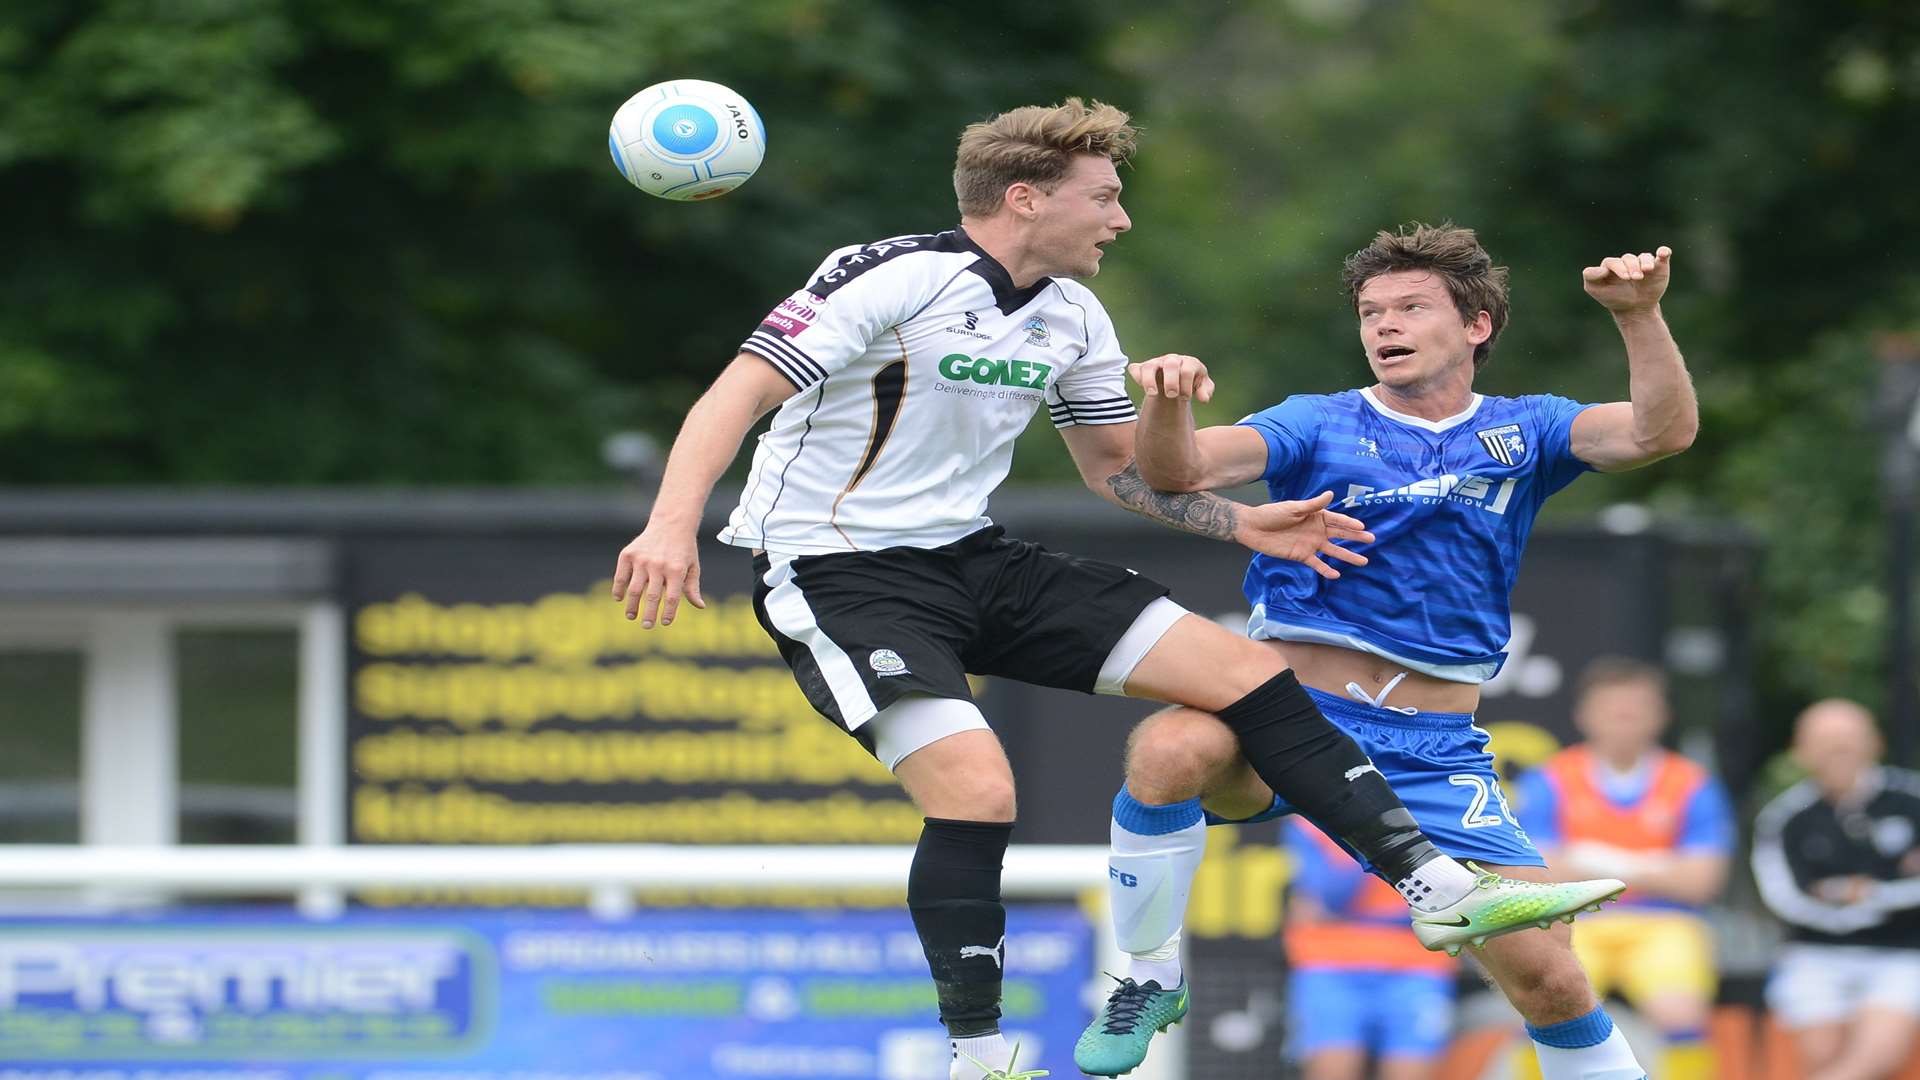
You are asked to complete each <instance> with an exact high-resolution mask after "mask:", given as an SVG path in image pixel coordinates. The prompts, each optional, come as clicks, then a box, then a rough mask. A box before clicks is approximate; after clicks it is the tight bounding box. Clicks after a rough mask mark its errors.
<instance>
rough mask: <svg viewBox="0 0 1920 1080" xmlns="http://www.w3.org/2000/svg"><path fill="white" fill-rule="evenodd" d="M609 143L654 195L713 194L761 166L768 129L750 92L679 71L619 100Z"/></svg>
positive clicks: (623, 166) (624, 171) (622, 165)
mask: <svg viewBox="0 0 1920 1080" xmlns="http://www.w3.org/2000/svg"><path fill="white" fill-rule="evenodd" d="M607 150H608V151H609V152H610V153H612V154H613V164H614V166H615V167H616V168H618V169H619V170H620V175H621V176H624V177H626V178H627V180H628V181H629V182H630V183H632V184H633V186H634V187H637V188H639V189H640V190H641V191H644V192H646V193H647V194H649V195H658V196H660V197H661V198H663V199H681V200H691V199H711V198H713V197H714V196H715V195H725V194H726V193H727V192H729V191H732V190H733V189H734V188H737V187H739V186H740V185H741V184H744V183H746V181H747V177H749V176H752V175H753V171H754V170H755V169H757V168H759V167H760V159H761V158H763V157H765V156H766V153H767V129H766V127H765V126H764V125H763V124H761V123H760V114H759V113H757V112H754V111H753V106H752V105H749V104H747V99H746V98H743V97H741V96H740V95H739V94H736V93H734V92H733V91H731V90H729V89H727V88H726V87H724V86H721V85H720V84H719V83H710V82H701V81H700V80H699V79H675V80H674V81H672V82H663V83H656V84H654V85H653V86H649V87H647V88H646V89H645V90H642V91H640V92H639V93H637V94H635V95H633V96H632V97H630V98H628V99H627V103H626V104H625V105H622V106H620V110H619V111H618V112H616V113H614V114H613V124H612V126H611V127H609V128H608V130H607Z"/></svg>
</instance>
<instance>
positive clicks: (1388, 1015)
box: [1287, 968, 1453, 1060]
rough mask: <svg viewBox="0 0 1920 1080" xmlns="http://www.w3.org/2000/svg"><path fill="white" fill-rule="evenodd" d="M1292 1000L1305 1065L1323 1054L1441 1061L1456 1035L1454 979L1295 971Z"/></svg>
mask: <svg viewBox="0 0 1920 1080" xmlns="http://www.w3.org/2000/svg"><path fill="white" fill-rule="evenodd" d="M1287 997H1288V1002H1289V1005H1288V1015H1289V1017H1290V1019H1291V1021H1292V1027H1291V1028H1290V1029H1289V1031H1288V1036H1287V1045H1288V1050H1289V1052H1290V1053H1291V1054H1292V1056H1293V1057H1294V1058H1295V1059H1297V1060H1304V1059H1306V1058H1308V1057H1310V1056H1312V1055H1313V1054H1316V1053H1318V1052H1320V1051H1323V1050H1362V1051H1366V1052H1368V1053H1371V1054H1375V1055H1377V1056H1379V1057H1383V1058H1384V1057H1413V1058H1437V1057H1439V1056H1440V1055H1441V1054H1443V1053H1445V1052H1446V1049H1447V1043H1448V1041H1449V1040H1451V1038H1452V1037H1453V976H1452V975H1440V974H1435V973H1434V972H1431V971H1336V970H1329V969H1317V968H1316V969H1309V970H1304V971H1294V972H1292V973H1291V974H1290V975H1289V977H1288V982H1287Z"/></svg>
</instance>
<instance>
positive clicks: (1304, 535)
mask: <svg viewBox="0 0 1920 1080" xmlns="http://www.w3.org/2000/svg"><path fill="white" fill-rule="evenodd" d="M1332 502H1333V492H1331V491H1323V492H1321V493H1320V494H1319V495H1317V496H1315V497H1314V498H1311V499H1301V500H1298V501H1293V502H1270V503H1267V504H1266V505H1264V506H1251V507H1248V508H1247V509H1246V510H1245V511H1243V512H1242V513H1241V515H1240V528H1239V530H1238V531H1237V533H1236V535H1235V536H1234V539H1236V540H1238V541H1240V542H1241V543H1242V544H1245V545H1246V546H1248V547H1250V548H1252V549H1253V550H1255V551H1258V552H1261V553H1263V554H1267V555H1271V556H1273V557H1274V558H1276V559H1287V560H1290V561H1292V562H1297V563H1306V564H1307V565H1308V566H1311V567H1313V570H1314V573H1317V574H1319V575H1320V576H1321V577H1323V578H1337V577H1339V576H1340V571H1338V570H1335V569H1334V568H1333V567H1331V566H1328V565H1327V564H1326V562H1325V561H1324V560H1322V559H1321V558H1320V556H1322V555H1325V556H1327V557H1328V558H1332V559H1337V560H1339V561H1340V562H1343V563H1347V564H1349V565H1351V566H1365V565H1367V557H1366V556H1365V555H1362V554H1360V553H1359V552H1357V551H1352V550H1349V549H1347V548H1343V547H1341V546H1340V545H1339V544H1336V543H1334V541H1336V540H1345V541H1348V542H1351V543H1358V544H1371V543H1373V534H1372V533H1370V532H1368V531H1367V527H1366V526H1365V525H1362V524H1361V523H1360V522H1359V521H1356V520H1355V519H1353V518H1350V517H1348V516H1347V515H1345V514H1342V513H1338V512H1336V511H1333V510H1329V509H1327V506H1328V504H1330V503H1332Z"/></svg>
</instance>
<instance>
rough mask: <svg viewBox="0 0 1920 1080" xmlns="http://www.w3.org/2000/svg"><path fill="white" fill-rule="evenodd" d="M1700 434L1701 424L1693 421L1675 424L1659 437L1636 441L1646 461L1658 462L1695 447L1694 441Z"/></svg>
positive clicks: (1649, 436)
mask: <svg viewBox="0 0 1920 1080" xmlns="http://www.w3.org/2000/svg"><path fill="white" fill-rule="evenodd" d="M1699 434H1700V422H1699V421H1698V420H1691V421H1688V422H1686V423H1681V424H1675V425H1674V426H1673V427H1670V428H1668V429H1667V430H1665V431H1662V432H1660V433H1659V434H1657V435H1648V436H1646V437H1644V438H1641V439H1638V440H1636V441H1637V442H1638V443H1639V444H1640V451H1641V454H1642V455H1643V459H1644V461H1658V460H1660V459H1661V458H1668V457H1672V456H1673V455H1675V454H1678V453H1681V452H1683V451H1685V450H1686V449H1687V448H1688V447H1691V446H1692V445H1693V440H1694V439H1695V437H1697V436H1698V435H1699Z"/></svg>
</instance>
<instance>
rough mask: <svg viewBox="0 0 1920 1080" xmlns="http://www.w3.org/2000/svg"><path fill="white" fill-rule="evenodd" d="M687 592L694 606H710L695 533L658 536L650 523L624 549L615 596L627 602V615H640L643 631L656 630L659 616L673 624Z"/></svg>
mask: <svg viewBox="0 0 1920 1080" xmlns="http://www.w3.org/2000/svg"><path fill="white" fill-rule="evenodd" d="M683 594H684V595H685V596H686V599H687V602H688V603H690V604H692V605H693V606H694V607H697V608H704V607H706V606H707V602H706V600H704V599H702V598H701V596H700V548H699V545H698V543H697V542H696V541H695V539H694V538H693V537H692V536H672V537H668V536H661V535H656V534H655V532H654V530H653V528H652V527H651V526H649V527H648V528H647V531H645V532H643V533H641V534H640V535H639V536H636V537H634V538H633V542H632V543H629V544H628V545H627V546H626V547H623V548H621V549H620V561H619V562H618V563H617V564H615V565H614V568H613V598H614V599H615V600H620V601H623V602H625V604H626V605H627V618H629V619H632V618H636V617H638V618H639V620H640V628H641V629H642V630H651V629H653V623H654V619H655V617H656V616H658V618H659V620H660V625H661V626H672V625H673V617H674V615H676V614H678V613H679V611H680V598H681V596H682V595H683ZM663 602H664V606H663ZM643 603H644V604H645V605H646V609H645V610H644V611H642V610H641V605H642V604H643Z"/></svg>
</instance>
